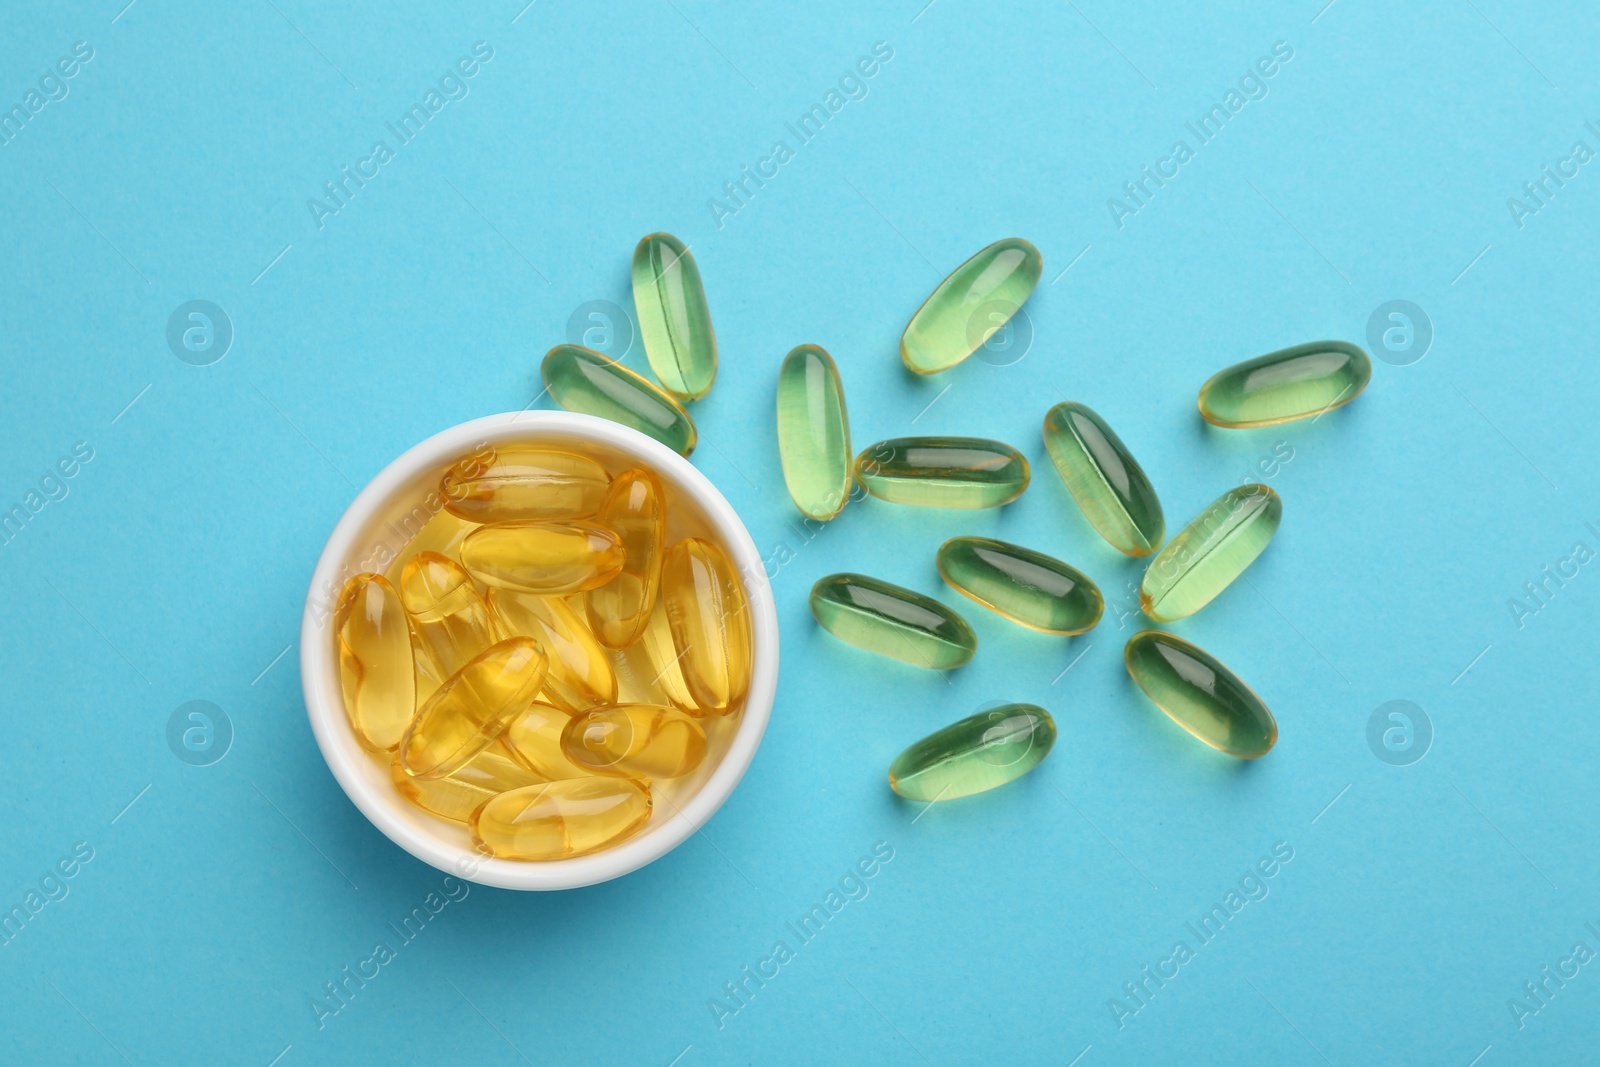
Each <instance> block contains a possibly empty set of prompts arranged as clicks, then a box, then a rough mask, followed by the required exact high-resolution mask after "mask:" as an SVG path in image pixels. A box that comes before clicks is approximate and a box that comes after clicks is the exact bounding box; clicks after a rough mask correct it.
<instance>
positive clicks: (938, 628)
mask: <svg viewBox="0 0 1600 1067" xmlns="http://www.w3.org/2000/svg"><path fill="white" fill-rule="evenodd" d="M811 614H812V616H813V617H814V618H815V619H816V620H817V622H819V623H821V624H822V628H823V629H825V630H827V631H828V632H829V633H831V634H832V635H833V636H835V637H837V638H838V639H839V640H841V641H844V642H845V643H847V644H851V645H855V646H856V647H857V648H862V649H865V650H867V651H868V652H876V653H878V654H879V655H880V656H888V657H890V658H891V659H897V660H900V661H901V662H902V663H909V664H911V665H912V666H914V667H930V668H932V669H934V670H947V669H949V668H951V667H959V666H961V665H962V664H963V663H966V662H967V661H968V660H970V659H972V656H973V654H974V653H975V652H977V650H978V637H977V635H976V634H974V633H973V632H972V627H970V626H968V625H967V621H966V620H965V619H963V618H962V617H961V616H960V615H957V614H956V613H955V612H954V611H951V610H950V609H949V608H947V607H945V606H944V605H943V604H941V603H939V602H938V601H937V600H931V599H929V598H928V597H925V596H923V595H922V594H921V593H914V592H912V591H911V590H909V589H904V588H901V587H900V586H898V585H891V584H890V583H888V582H883V581H879V580H878V579H876V578H869V577H867V576H866V575H864V574H848V573H846V574H830V575H828V576H827V577H825V578H822V579H819V580H818V581H817V584H816V585H814V586H812V587H811Z"/></svg>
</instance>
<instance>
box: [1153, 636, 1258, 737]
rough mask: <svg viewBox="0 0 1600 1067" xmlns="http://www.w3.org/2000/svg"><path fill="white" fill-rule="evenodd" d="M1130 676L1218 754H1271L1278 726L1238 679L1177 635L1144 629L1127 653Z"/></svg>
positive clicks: (1249, 689) (1175, 719)
mask: <svg viewBox="0 0 1600 1067" xmlns="http://www.w3.org/2000/svg"><path fill="white" fill-rule="evenodd" d="M1122 658H1123V662H1124V663H1126V664H1127V665H1128V673H1129V674H1131V675H1132V676H1133V680H1134V681H1135V682H1138V683H1139V688H1140V689H1143V690H1144V693H1145V696H1147V697H1149V698H1150V699H1151V700H1153V701H1154V702H1155V705H1156V707H1158V708H1160V709H1161V710H1162V711H1164V712H1166V713H1167V718H1169V719H1171V720H1172V721H1173V722H1175V723H1177V724H1178V725H1179V726H1181V727H1183V728H1184V729H1185V730H1188V731H1189V732H1190V733H1191V734H1193V735H1194V736H1196V737H1198V738H1199V739H1200V740H1202V741H1204V742H1205V743H1206V744H1208V745H1210V746H1211V747H1212V748H1214V749H1216V750H1217V751H1219V752H1226V753H1227V754H1228V755H1230V756H1237V757H1238V758H1239V759H1256V758H1257V757H1259V756H1264V755H1266V754H1267V750H1268V749H1270V748H1272V746H1273V743H1274V742H1276V741H1277V740H1278V723H1277V721H1276V720H1275V719H1273V717H1272V712H1270V711H1268V710H1267V706H1266V705H1265V704H1263V703H1262V702H1261V698H1260V697H1258V696H1256V694H1255V692H1254V691H1253V690H1251V688H1250V687H1249V686H1248V685H1245V684H1244V682H1242V681H1240V680H1239V676H1238V675H1236V674H1234V673H1233V672H1232V671H1230V670H1229V669H1228V668H1226V667H1224V666H1223V665H1222V664H1221V663H1220V662H1218V661H1217V658H1216V657H1215V656H1213V655H1211V654H1210V653H1209V652H1206V651H1205V650H1203V649H1200V648H1196V647H1195V646H1194V645H1192V644H1190V643H1189V642H1188V641H1185V640H1184V639H1183V638H1181V637H1178V636H1177V635H1175V634H1169V633H1163V632H1162V631H1160V630H1143V631H1140V632H1139V633H1136V634H1134V635H1133V636H1132V637H1130V638H1128V645H1127V648H1125V649H1124V650H1123V653H1122Z"/></svg>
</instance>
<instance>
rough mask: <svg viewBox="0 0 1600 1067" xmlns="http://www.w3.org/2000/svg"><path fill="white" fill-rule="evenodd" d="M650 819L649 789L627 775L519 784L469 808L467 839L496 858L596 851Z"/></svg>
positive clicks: (546, 857)
mask: <svg viewBox="0 0 1600 1067" xmlns="http://www.w3.org/2000/svg"><path fill="white" fill-rule="evenodd" d="M649 821H650V789H649V787H648V786H646V785H645V784H644V783H643V782H635V781H632V780H631V779H627V778H578V779H575V780H572V781H565V782H549V783H546V784H544V785H530V786H524V787H523V788H521V789H513V790H512V791H511V792H509V793H501V794H500V795H498V796H495V797H491V798H489V799H488V800H486V801H484V803H483V806H482V807H480V808H479V809H478V810H477V811H475V812H473V813H472V821H471V823H470V824H469V825H470V826H471V828H472V840H473V843H474V844H476V845H477V846H478V847H479V848H481V849H483V850H485V851H487V852H489V853H490V854H491V855H493V856H496V857H498V858H500V859H508V860H561V859H568V858H570V857H572V856H583V855H587V854H588V853H590V852H598V851H599V850H600V849H603V848H605V847H606V846H608V845H614V844H616V843H617V842H619V841H622V840H624V839H625V838H628V837H631V836H633V835H634V834H636V833H638V832H639V830H640V829H641V828H643V826H644V824H645V823H647V822H649Z"/></svg>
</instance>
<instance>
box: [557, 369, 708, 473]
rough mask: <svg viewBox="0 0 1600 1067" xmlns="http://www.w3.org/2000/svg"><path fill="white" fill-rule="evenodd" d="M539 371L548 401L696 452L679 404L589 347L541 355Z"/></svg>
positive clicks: (680, 450) (684, 451)
mask: <svg viewBox="0 0 1600 1067" xmlns="http://www.w3.org/2000/svg"><path fill="white" fill-rule="evenodd" d="M540 373H541V374H542V375H543V376H544V384H545V385H546V386H548V387H549V389H550V397H551V399H553V400H554V401H555V402H556V403H557V404H560V405H561V406H562V407H564V408H566V409H567V410H568V411H577V412H581V413H582V414H585V415H595V416H598V417H599V418H602V419H610V420H611V421H612V422H620V423H621V424H622V425H624V426H627V427H630V428H632V429H635V430H638V431H639V432H640V433H642V434H644V435H646V436H647V437H653V438H655V439H656V440H657V441H660V442H661V443H662V444H664V445H666V446H667V447H668V448H670V449H672V450H673V451H674V452H677V453H679V454H680V455H684V456H687V455H688V454H689V453H691V452H693V451H694V446H695V441H696V440H697V437H698V435H697V434H696V432H695V428H694V421H693V420H692V419H690V418H689V413H688V412H687V411H685V410H683V406H682V405H681V404H679V403H678V402H677V401H676V400H674V399H672V397H671V396H669V395H668V394H666V393H664V392H662V391H661V390H660V389H658V388H656V387H655V386H654V385H652V384H651V383H650V382H648V381H646V380H645V379H643V378H641V377H640V376H639V375H637V374H635V373H633V371H631V370H629V369H628V368H627V367H624V366H623V365H622V364H620V363H618V362H616V361H615V360H610V359H607V358H606V357H605V356H602V355H601V354H600V353H598V352H596V351H594V350H593V349H592V348H584V347H582V346H580V345H556V346H555V347H554V348H552V349H551V350H550V351H549V352H547V353H545V357H544V363H543V365H542V366H541V367H540Z"/></svg>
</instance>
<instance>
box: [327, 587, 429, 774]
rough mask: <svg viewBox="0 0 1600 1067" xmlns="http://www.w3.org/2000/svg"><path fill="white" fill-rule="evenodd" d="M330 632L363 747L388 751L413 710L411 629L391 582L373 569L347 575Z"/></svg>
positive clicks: (346, 700)
mask: <svg viewBox="0 0 1600 1067" xmlns="http://www.w3.org/2000/svg"><path fill="white" fill-rule="evenodd" d="M334 633H335V635H336V640H337V642H338V647H339V684H340V688H341V689H342V690H343V692H344V710H345V714H346V715H348V716H349V717H350V727H351V729H353V730H355V732H356V740H358V741H360V742H361V745H362V747H363V748H367V749H370V750H371V751H373V752H386V751H388V750H389V749H392V748H394V747H395V746H396V745H398V744H399V743H400V738H401V736H402V735H403V734H404V733H405V732H406V726H408V725H409V724H410V722H411V716H412V715H413V714H414V713H415V712H416V710H417V688H416V673H415V668H414V666H413V664H412V655H411V632H410V628H409V626H408V624H407V621H406V613H405V608H404V607H402V606H401V603H400V597H399V595H398V594H396V593H395V591H394V586H392V585H390V584H389V583H388V581H386V580H385V579H384V578H382V577H381V576H379V575H376V574H358V575H356V576H355V577H354V578H351V579H350V580H349V581H348V582H346V583H345V586H344V590H343V591H342V592H341V593H340V594H339V602H338V607H337V608H336V609H335V612H334Z"/></svg>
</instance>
